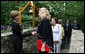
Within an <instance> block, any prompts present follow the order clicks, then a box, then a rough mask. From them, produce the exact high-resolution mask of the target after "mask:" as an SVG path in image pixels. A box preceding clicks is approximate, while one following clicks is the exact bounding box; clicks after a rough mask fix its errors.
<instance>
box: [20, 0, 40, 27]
mask: <svg viewBox="0 0 85 54" xmlns="http://www.w3.org/2000/svg"><path fill="white" fill-rule="evenodd" d="M28 5H30V6H31V7H32V10H33V28H34V27H35V9H36V10H37V11H38V12H39V8H37V7H36V6H35V5H34V3H33V1H28V3H27V4H26V5H25V6H24V7H19V12H20V25H21V13H22V12H23V11H24V10H25V8H26V7H27V6H28ZM39 22H40V18H39Z"/></svg>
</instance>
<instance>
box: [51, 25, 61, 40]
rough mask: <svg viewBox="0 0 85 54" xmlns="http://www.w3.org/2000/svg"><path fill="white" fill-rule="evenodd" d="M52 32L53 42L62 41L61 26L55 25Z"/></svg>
mask: <svg viewBox="0 0 85 54" xmlns="http://www.w3.org/2000/svg"><path fill="white" fill-rule="evenodd" d="M52 32H53V41H56V40H57V41H60V40H61V39H62V26H61V24H56V25H55V26H54V28H53V26H52Z"/></svg>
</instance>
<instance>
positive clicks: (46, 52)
mask: <svg viewBox="0 0 85 54" xmlns="http://www.w3.org/2000/svg"><path fill="white" fill-rule="evenodd" d="M39 53H48V51H44V52H42V51H39Z"/></svg>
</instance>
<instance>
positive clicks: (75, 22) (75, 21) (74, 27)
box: [73, 20, 80, 30]
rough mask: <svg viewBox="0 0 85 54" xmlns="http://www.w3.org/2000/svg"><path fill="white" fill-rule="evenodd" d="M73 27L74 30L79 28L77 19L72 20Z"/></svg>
mask: <svg viewBox="0 0 85 54" xmlns="http://www.w3.org/2000/svg"><path fill="white" fill-rule="evenodd" d="M73 29H75V30H79V29H80V24H79V23H78V22H77V20H74V25H73Z"/></svg>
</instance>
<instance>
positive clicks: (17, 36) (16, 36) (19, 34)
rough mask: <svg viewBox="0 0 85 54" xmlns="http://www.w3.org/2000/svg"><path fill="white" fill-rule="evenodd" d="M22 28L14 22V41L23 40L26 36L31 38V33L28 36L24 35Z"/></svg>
mask: <svg viewBox="0 0 85 54" xmlns="http://www.w3.org/2000/svg"><path fill="white" fill-rule="evenodd" d="M21 31H22V28H21V27H20V26H19V24H17V23H16V22H12V33H13V39H14V40H18V39H22V38H23V37H24V36H30V35H32V34H31V33H28V34H22V32H21Z"/></svg>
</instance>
